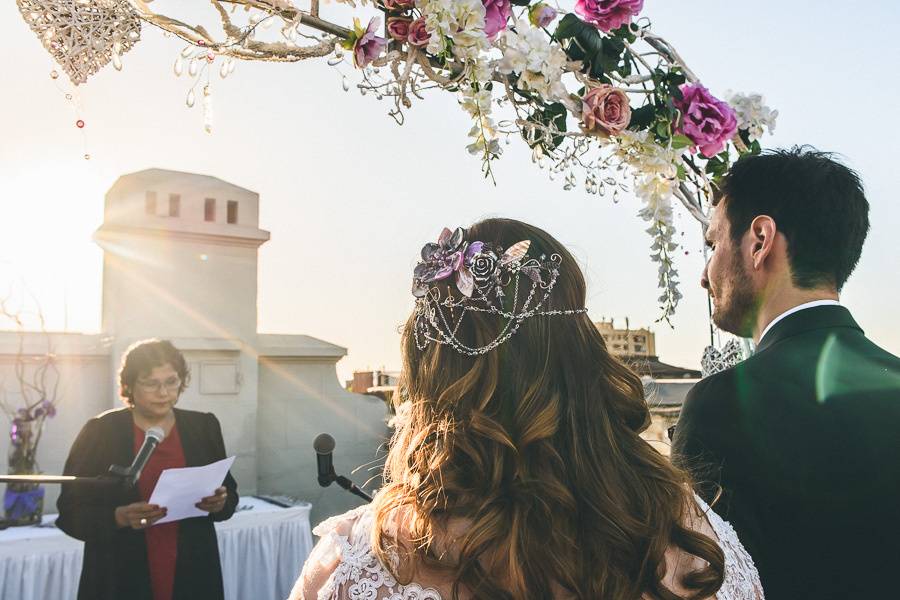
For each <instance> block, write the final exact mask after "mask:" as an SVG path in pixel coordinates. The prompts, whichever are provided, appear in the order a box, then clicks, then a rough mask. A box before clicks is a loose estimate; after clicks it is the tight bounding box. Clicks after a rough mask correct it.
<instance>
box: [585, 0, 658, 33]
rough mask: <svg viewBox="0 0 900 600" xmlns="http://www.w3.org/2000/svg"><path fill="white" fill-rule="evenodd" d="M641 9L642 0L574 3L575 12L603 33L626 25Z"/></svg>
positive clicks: (593, 0) (594, 0)
mask: <svg viewBox="0 0 900 600" xmlns="http://www.w3.org/2000/svg"><path fill="white" fill-rule="evenodd" d="M643 8H644V0H578V2H576V3H575V12H576V13H578V15H579V16H580V17H581V18H582V19H584V20H585V21H587V22H588V23H590V24H592V25H593V26H594V27H596V28H597V29H599V30H600V31H604V32H608V31H612V30H613V29H618V28H619V27H621V26H622V25H627V24H628V23H630V22H631V18H632V17H634V16H635V15H637V14H638V13H640V12H641V9H643Z"/></svg>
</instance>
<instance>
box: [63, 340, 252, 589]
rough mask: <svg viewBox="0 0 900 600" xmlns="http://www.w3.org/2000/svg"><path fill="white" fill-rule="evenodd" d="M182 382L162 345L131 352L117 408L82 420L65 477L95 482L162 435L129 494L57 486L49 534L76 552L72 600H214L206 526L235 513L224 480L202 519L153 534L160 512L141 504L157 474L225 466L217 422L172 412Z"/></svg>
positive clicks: (215, 581)
mask: <svg viewBox="0 0 900 600" xmlns="http://www.w3.org/2000/svg"><path fill="white" fill-rule="evenodd" d="M189 377H190V374H189V371H188V365H187V362H186V361H185V359H184V356H183V355H182V354H181V352H180V351H179V350H178V349H177V348H175V346H173V345H172V343H171V342H169V341H165V340H162V341H160V340H145V341H142V342H138V343H136V344H134V345H133V346H131V347H130V348H129V349H128V350H127V351H126V353H125V356H124V357H123V359H122V366H121V369H120V371H119V386H120V394H121V396H122V398H123V400H124V402H125V407H123V408H119V409H114V410H109V411H107V412H104V413H102V414H100V415H98V416H96V417H94V418H92V419H91V420H89V421H88V422H87V424H85V426H84V427H83V428H82V430H81V433H79V434H78V438H77V439H76V440H75V443H74V444H73V445H72V449H71V450H70V451H69V457H68V459H67V460H66V466H65V474H66V475H79V476H97V475H104V474H106V473H107V471H108V469H109V466H110V465H113V464H115V465H123V466H128V465H130V464H131V462H132V460H133V459H134V456H135V454H136V453H137V451H138V449H139V448H140V447H141V445H142V443H143V442H144V435H145V432H146V430H147V429H149V428H151V427H157V428H160V429H162V430H163V431H164V432H165V438H164V439H163V441H162V442H161V443H160V444H159V446H157V448H156V450H155V451H154V452H153V454H152V455H151V456H150V460H149V462H148V463H147V465H146V467H145V468H144V470H143V471H142V472H141V476H140V479H139V480H138V482H137V484H136V485H135V486H134V487H133V488H126V487H125V486H122V485H118V486H102V487H98V486H89V485H82V484H65V485H63V487H62V492H61V494H60V497H59V501H58V503H57V507H58V509H59V519H58V520H57V521H56V524H57V526H58V527H59V528H60V529H62V530H63V531H64V532H66V533H67V534H69V535H70V536H72V537H74V538H77V539H79V540H84V542H85V545H84V563H83V566H82V570H81V581H80V583H79V587H78V598H79V600H89V599H90V600H122V599H125V598H127V599H128V600H187V599H189V600H221V599H222V598H223V597H224V594H223V589H222V570H221V565H220V562H219V548H218V543H217V540H216V530H215V527H214V526H213V523H214V522H215V521H224V520H226V519H228V518H230V517H231V515H232V514H234V509H235V507H236V506H237V503H238V494H237V484H236V483H235V481H234V479H233V478H232V476H231V473H229V474H228V476H227V477H226V478H225V482H224V484H223V486H222V487H220V488H218V489H217V490H215V491H213V490H210V491H211V492H212V494H211V495H210V496H208V497H206V498H203V499H202V500H201V501H200V502H198V503H197V507H198V508H200V509H201V510H203V511H205V512H207V513H208V515H207V516H204V517H194V518H189V519H183V520H181V521H176V522H170V523H159V524H157V523H156V522H157V521H159V520H160V519H161V518H163V517H164V516H165V514H166V507H164V506H154V505H151V504H148V502H147V500H148V499H149V498H150V494H151V493H152V491H153V488H154V486H155V485H156V481H157V480H158V479H159V475H160V473H161V472H162V471H163V469H169V468H175V467H193V466H202V465H207V464H209V463H212V462H214V461H217V460H221V459H223V458H225V443H224V441H223V440H222V430H221V429H220V427H219V421H218V419H216V417H215V416H214V415H212V414H210V413H201V412H195V411H190V410H182V409H178V408H175V405H176V404H177V403H178V398H179V396H180V395H181V393H182V392H183V391H184V389H185V387H186V386H187V384H188V381H189Z"/></svg>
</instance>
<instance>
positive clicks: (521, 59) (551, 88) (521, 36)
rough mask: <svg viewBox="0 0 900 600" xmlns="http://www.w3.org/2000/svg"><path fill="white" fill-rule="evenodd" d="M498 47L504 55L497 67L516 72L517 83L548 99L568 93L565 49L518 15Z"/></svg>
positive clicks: (552, 99)
mask: <svg viewBox="0 0 900 600" xmlns="http://www.w3.org/2000/svg"><path fill="white" fill-rule="evenodd" d="M500 49H501V50H502V51H503V58H501V59H500V63H499V64H498V70H499V71H500V72H501V73H505V74H510V73H515V74H517V75H519V87H521V88H522V89H525V90H532V91H534V92H537V93H538V94H540V96H541V97H542V98H543V99H544V100H546V101H548V102H552V101H554V100H562V99H565V98H566V97H567V96H568V92H567V91H566V88H565V86H564V85H563V83H562V75H563V69H564V67H565V65H566V61H567V58H566V53H565V52H564V51H563V49H562V48H560V47H559V45H557V44H551V43H550V40H549V39H548V38H547V35H546V34H545V33H544V32H543V31H542V30H540V29H538V28H537V27H532V26H531V24H530V23H528V21H526V20H525V19H519V21H518V22H517V23H516V27H515V31H513V30H512V29H508V30H506V31H505V32H504V33H503V36H502V38H501V40H500Z"/></svg>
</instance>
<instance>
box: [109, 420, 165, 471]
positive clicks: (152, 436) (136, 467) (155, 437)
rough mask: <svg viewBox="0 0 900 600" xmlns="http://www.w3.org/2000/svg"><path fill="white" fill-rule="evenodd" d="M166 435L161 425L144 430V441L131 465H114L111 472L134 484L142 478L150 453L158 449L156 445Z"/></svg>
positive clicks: (110, 469)
mask: <svg viewBox="0 0 900 600" xmlns="http://www.w3.org/2000/svg"><path fill="white" fill-rule="evenodd" d="M165 437H166V433H165V432H164V431H163V430H162V428H161V427H151V428H150V429H148V430H147V431H146V432H144V443H143V444H141V448H140V449H139V450H138V452H137V454H135V455H134V460H133V461H132V462H131V466H129V467H119V466H116V465H113V466H111V467H110V468H109V472H110V473H112V474H113V475H119V476H121V477H124V478H125V482H126V483H127V484H128V485H134V484H135V483H137V480H138V479H140V477H141V471H143V470H144V467H145V466H147V461H149V460H150V455H151V454H153V451H154V450H156V447H157V446H159V443H160V442H162V441H163V439H165Z"/></svg>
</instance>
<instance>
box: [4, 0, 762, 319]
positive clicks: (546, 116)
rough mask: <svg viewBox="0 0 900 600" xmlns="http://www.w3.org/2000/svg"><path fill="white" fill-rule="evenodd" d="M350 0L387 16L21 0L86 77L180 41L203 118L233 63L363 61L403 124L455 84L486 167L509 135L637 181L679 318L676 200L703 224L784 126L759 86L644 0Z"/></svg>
mask: <svg viewBox="0 0 900 600" xmlns="http://www.w3.org/2000/svg"><path fill="white" fill-rule="evenodd" d="M339 1H340V2H341V3H343V4H346V5H349V6H350V7H351V8H352V9H353V10H354V12H356V13H357V14H359V15H361V16H362V15H371V14H378V15H379V16H377V17H372V18H370V19H369V20H368V21H367V22H366V23H363V21H362V20H361V19H360V18H354V22H353V23H352V25H351V24H337V23H333V22H330V21H328V20H325V19H324V18H322V16H321V14H320V10H319V0H304V2H308V4H306V3H304V4H303V5H302V6H301V5H300V0H296V2H295V1H294V0H210V4H211V7H212V16H211V18H210V22H208V23H204V24H201V25H188V24H187V23H185V22H183V21H182V20H180V19H179V18H178V16H177V15H174V14H163V13H162V12H159V11H157V10H154V5H153V2H152V0H16V2H17V4H18V6H19V9H20V12H21V14H22V16H23V18H24V19H25V21H26V22H27V23H28V25H29V26H30V27H31V29H32V30H33V31H34V32H35V33H36V34H37V35H38V37H39V39H40V40H41V42H42V43H43V45H44V47H45V48H46V49H47V51H48V52H49V53H50V54H51V55H52V56H53V58H54V59H55V60H56V61H57V63H58V64H59V65H60V67H61V68H62V70H63V71H64V72H65V73H66V74H67V75H68V77H69V79H70V80H71V81H72V83H73V84H74V85H76V86H77V85H80V84H82V83H84V82H85V81H86V80H87V78H88V77H89V76H90V75H92V74H93V73H95V72H97V71H98V70H99V69H101V68H104V67H105V66H106V65H108V64H112V65H113V67H114V68H116V69H121V68H122V66H123V55H125V53H127V52H128V50H130V49H131V48H132V47H133V46H134V45H135V44H136V43H138V42H139V41H140V39H141V36H142V26H143V25H150V26H153V27H155V28H159V29H162V30H163V31H165V32H168V34H171V35H174V36H177V37H179V38H181V39H183V40H184V41H185V42H186V46H185V47H184V49H183V50H182V51H181V53H180V54H179V55H178V56H176V57H174V59H175V60H174V66H173V70H174V73H175V75H177V76H186V77H188V78H189V79H190V80H191V82H192V83H191V86H190V89H189V90H188V94H187V97H186V100H185V101H186V103H187V105H188V106H194V105H195V103H196V100H197V98H198V96H199V97H200V99H201V102H200V107H201V109H202V112H203V115H204V126H205V128H206V129H207V130H211V127H212V110H211V103H212V90H213V81H214V76H215V74H217V75H218V76H219V77H222V78H224V77H227V76H229V75H230V74H231V73H232V72H233V71H234V68H235V65H236V63H237V61H245V60H256V61H276V62H296V61H300V60H307V59H322V60H327V62H328V64H329V65H330V66H333V67H337V68H340V67H341V66H347V65H352V67H353V68H355V73H356V74H357V79H358V81H357V82H356V88H357V89H358V91H359V92H360V94H362V95H374V96H377V97H379V98H380V99H383V98H387V99H389V100H390V101H391V103H392V106H391V109H390V112H389V115H390V116H391V117H392V118H394V119H395V120H396V121H397V123H398V124H401V125H402V124H403V122H404V119H405V118H406V112H407V111H408V110H410V109H411V108H412V107H413V104H414V103H415V102H417V101H420V100H424V99H425V98H426V96H427V94H428V93H433V92H434V91H435V90H438V91H442V92H445V93H452V94H454V95H456V96H457V98H458V100H459V103H460V106H461V108H462V109H463V110H464V111H466V112H467V113H468V114H469V115H470V117H471V119H472V128H471V129H470V131H469V132H468V137H469V140H468V146H467V149H468V151H469V152H470V153H471V154H472V155H473V156H474V157H476V158H477V159H478V160H480V162H481V169H482V172H483V173H484V176H485V177H488V178H491V179H493V174H492V171H491V165H492V162H493V161H495V160H497V159H499V158H500V156H501V154H502V148H503V145H502V144H501V141H506V142H507V143H509V142H510V141H511V140H513V139H516V140H519V141H520V142H521V143H525V144H527V145H528V146H529V147H530V148H531V149H532V158H533V161H534V162H535V163H537V164H539V165H540V166H541V167H546V168H547V170H548V172H549V173H550V174H551V176H552V177H559V178H561V179H562V181H563V187H564V189H567V190H570V189H573V188H575V187H582V186H583V188H584V189H585V190H586V191H587V192H588V193H591V194H599V195H606V194H609V195H612V196H616V195H618V194H620V193H622V192H626V191H633V192H634V194H635V195H636V196H637V197H638V198H639V199H640V201H641V202H642V203H643V206H642V207H641V209H640V213H639V214H640V216H641V217H642V218H643V219H644V220H645V221H646V222H647V223H648V227H647V233H649V234H650V236H651V237H652V245H651V258H652V260H653V261H655V262H656V263H657V264H658V266H659V287H660V289H661V291H662V293H661V295H660V297H659V303H660V307H661V311H662V316H661V319H665V320H666V321H668V320H669V317H670V316H671V315H672V314H674V311H675V309H676V307H677V305H678V301H679V299H680V298H681V293H680V292H679V289H678V286H679V282H678V272H677V270H676V268H675V263H674V255H675V252H676V250H677V249H678V244H677V243H676V242H675V238H674V234H675V226H674V223H673V211H674V210H676V206H677V205H678V204H680V205H681V206H682V208H683V209H684V210H686V211H687V212H688V213H689V214H690V215H691V216H693V217H694V218H695V219H696V220H697V221H699V222H700V223H704V224H705V223H706V221H707V215H708V211H709V206H710V200H711V198H712V196H713V193H714V190H715V189H716V187H717V184H718V182H719V180H720V178H721V177H722V176H723V174H724V173H725V172H726V171H727V169H728V167H729V165H730V164H731V163H732V162H733V161H734V160H735V159H736V158H737V157H739V156H740V155H742V154H746V153H757V152H759V151H760V144H759V138H760V137H761V136H762V135H763V134H764V133H765V131H766V130H768V131H769V132H771V131H772V129H773V128H774V125H775V118H776V116H777V112H776V111H773V110H771V109H769V108H768V107H766V106H765V105H764V103H763V99H762V97H761V96H759V95H758V94H748V95H745V94H730V93H729V94H727V95H726V96H725V97H724V98H718V97H716V96H714V95H713V94H712V93H711V92H710V91H709V90H708V89H707V88H706V87H705V86H704V85H703V83H702V82H701V79H700V78H699V77H698V76H697V75H696V74H695V73H694V72H693V71H692V70H691V69H690V68H689V67H688V65H687V64H685V62H684V60H683V59H682V58H681V56H679V54H678V52H677V51H676V50H675V48H674V47H673V46H672V45H671V44H670V43H669V42H667V41H666V40H665V39H664V38H662V37H660V36H659V35H658V34H656V33H655V32H654V31H653V30H652V27H651V24H650V21H649V19H648V18H647V17H646V16H645V15H643V14H642V10H643V4H644V2H643V0H576V3H575V5H574V7H573V9H572V11H571V12H567V11H565V10H563V9H562V8H560V7H559V6H555V5H552V4H551V3H549V2H546V1H540V2H537V1H533V0H374V2H375V3H374V4H371V2H372V1H373V0H359V2H360V6H357V4H356V3H355V1H354V0H339ZM367 2H368V4H367ZM51 76H52V77H58V76H59V75H58V73H56V72H55V71H54V72H53V73H51ZM343 85H344V89H345V90H348V89H350V83H349V82H348V81H347V79H346V78H344V80H343ZM79 126H83V122H80V121H79ZM461 139H462V133H461Z"/></svg>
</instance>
